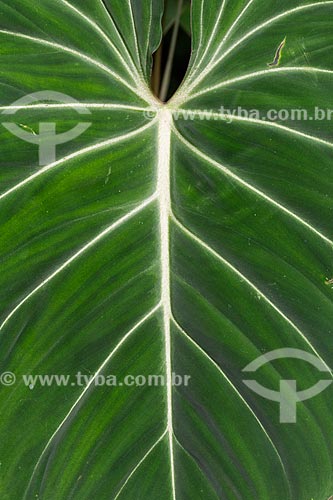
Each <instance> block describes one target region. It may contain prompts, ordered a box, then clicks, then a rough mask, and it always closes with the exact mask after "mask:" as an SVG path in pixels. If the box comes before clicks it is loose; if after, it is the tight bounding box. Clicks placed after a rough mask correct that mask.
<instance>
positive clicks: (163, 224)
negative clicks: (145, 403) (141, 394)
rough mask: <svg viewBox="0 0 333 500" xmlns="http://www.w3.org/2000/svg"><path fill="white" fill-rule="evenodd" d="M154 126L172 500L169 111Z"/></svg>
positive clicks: (170, 115)
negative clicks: (157, 125)
mask: <svg viewBox="0 0 333 500" xmlns="http://www.w3.org/2000/svg"><path fill="white" fill-rule="evenodd" d="M158 120H159V127H158V179H157V183H158V187H157V192H158V199H159V219H160V249H161V304H162V310H163V329H164V342H165V365H166V382H167V383H166V390H167V431H168V432H167V434H168V441H169V452H170V470H171V481H172V498H173V500H176V488H175V467H174V453H173V409H172V359H171V331H170V322H171V317H172V313H171V301H170V247H169V223H170V214H171V196H170V149H171V125H172V112H171V111H169V110H168V109H164V108H163V109H161V110H160V111H159V117H158Z"/></svg>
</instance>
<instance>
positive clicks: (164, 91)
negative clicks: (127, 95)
mask: <svg viewBox="0 0 333 500" xmlns="http://www.w3.org/2000/svg"><path fill="white" fill-rule="evenodd" d="M182 11H183V0H178V8H177V15H176V19H175V24H174V27H173V32H172V38H171V43H170V50H169V55H168V60H167V63H166V66H165V71H164V76H163V81H162V86H161V91H160V95H159V98H160V99H161V101H163V102H165V101H166V98H167V95H168V91H169V87H170V80H171V72H172V65H173V60H174V56H175V51H176V45H177V38H178V32H179V25H180V18H181V15H182Z"/></svg>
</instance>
